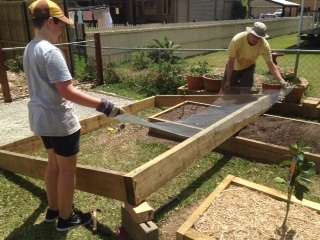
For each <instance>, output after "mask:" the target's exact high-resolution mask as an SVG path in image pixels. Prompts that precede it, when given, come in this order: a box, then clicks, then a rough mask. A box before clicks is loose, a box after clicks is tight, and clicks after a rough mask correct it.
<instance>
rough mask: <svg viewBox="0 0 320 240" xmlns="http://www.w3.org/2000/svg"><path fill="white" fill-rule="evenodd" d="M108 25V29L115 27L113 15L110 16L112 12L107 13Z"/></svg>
mask: <svg viewBox="0 0 320 240" xmlns="http://www.w3.org/2000/svg"><path fill="white" fill-rule="evenodd" d="M106 18H107V19H106V25H107V27H108V28H112V26H113V24H112V23H113V22H112V18H111V14H110V12H107V13H106Z"/></svg>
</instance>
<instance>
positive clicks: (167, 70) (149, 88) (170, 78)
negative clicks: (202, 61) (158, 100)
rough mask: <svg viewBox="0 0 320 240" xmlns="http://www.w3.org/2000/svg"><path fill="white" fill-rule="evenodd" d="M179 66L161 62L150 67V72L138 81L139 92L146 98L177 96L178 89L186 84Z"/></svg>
mask: <svg viewBox="0 0 320 240" xmlns="http://www.w3.org/2000/svg"><path fill="white" fill-rule="evenodd" d="M182 73H183V68H182V67H181V66H180V65H174V64H170V63H169V62H166V61H161V62H159V64H153V65H151V66H150V71H148V73H147V74H146V76H145V77H144V78H143V79H140V80H138V85H139V92H140V93H142V94H146V95H147V96H153V95H159V94H160V95H171V94H177V89H178V87H180V86H182V85H184V84H186V80H185V78H184V76H183V74H182Z"/></svg>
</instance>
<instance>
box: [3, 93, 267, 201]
mask: <svg viewBox="0 0 320 240" xmlns="http://www.w3.org/2000/svg"><path fill="white" fill-rule="evenodd" d="M219 97H221V96H219V95H217V96H212V95H209V96H208V95H202V96H199V95H194V96H192V95H185V96H179V95H178V96H154V97H150V98H147V99H144V100H142V101H139V102H136V103H133V104H130V105H127V106H125V107H124V109H125V110H126V111H127V112H128V113H132V114H134V113H137V112H139V111H142V110H145V109H148V108H152V107H164V106H167V107H172V106H175V105H177V104H179V103H182V102H185V101H194V102H199V103H205V104H212V103H213V102H214V101H215V100H216V99H217V98H219ZM223 97H224V98H229V97H230V98H233V97H234V96H231V95H230V96H223ZM253 109H254V110H253ZM268 109H269V97H268V96H262V97H260V98H259V100H257V101H254V102H252V103H249V104H247V105H246V106H244V107H243V108H241V109H239V110H238V111H236V112H234V113H233V114H230V115H229V116H227V117H226V118H224V119H222V120H221V121H219V122H217V123H215V124H213V125H211V126H209V127H208V128H206V129H204V130H202V131H201V132H199V133H198V134H196V135H194V136H192V137H191V138H189V139H187V140H185V141H183V142H181V143H180V144H178V145H176V146H174V147H173V148H171V149H170V150H168V151H167V152H165V153H163V154H161V155H159V156H157V157H156V158H154V159H152V160H150V161H149V162H147V163H145V164H144V165H142V166H140V167H138V168H136V169H134V170H132V171H131V172H129V173H125V172H120V171H113V170H108V169H103V168H96V167H90V166H83V165H78V166H77V185H76V188H77V189H78V190H81V191H85V192H89V193H93V194H96V195H100V196H104V197H108V198H112V199H116V200H119V201H123V202H127V203H129V204H132V205H138V204H140V203H142V202H143V201H144V200H145V199H146V198H147V197H148V196H150V195H151V194H152V193H154V192H155V191H156V190H157V189H159V188H160V187H162V186H163V185H164V184H166V183H167V182H169V181H170V180H171V179H173V178H174V177H176V176H177V175H178V174H179V173H182V172H183V171H185V170H186V169H187V168H188V167H189V166H190V165H191V164H192V163H193V162H194V161H196V160H198V159H200V158H201V157H203V156H204V155H206V154H207V153H209V152H210V151H212V150H213V149H214V148H216V147H217V146H219V145H220V144H221V143H223V142H224V141H226V140H227V139H228V138H230V137H231V136H233V135H234V134H235V133H236V132H238V131H239V130H240V129H242V128H243V127H245V126H246V125H248V124H249V123H250V122H252V121H253V120H254V119H256V118H257V117H259V116H260V115H262V114H263V113H265V112H266V111H267V110H268ZM248 113H250V116H248ZM113 121H115V120H114V119H108V118H106V117H104V116H103V115H96V116H93V117H91V118H88V119H85V120H83V121H81V125H82V133H83V134H85V133H88V132H91V131H93V130H96V129H98V128H100V127H102V126H104V125H106V124H109V123H111V122H113ZM41 147H42V142H41V140H40V138H39V137H29V138H26V139H23V140H21V141H17V142H15V143H12V144H8V145H5V146H2V147H1V148H0V149H1V150H0V168H2V169H5V170H7V171H10V172H14V173H17V174H21V175H25V176H28V177H32V178H36V179H40V180H43V179H44V172H45V168H46V165H47V160H46V159H43V158H39V157H32V156H30V155H27V154H28V153H30V152H33V151H35V150H36V149H38V148H41ZM101 183H103V184H101Z"/></svg>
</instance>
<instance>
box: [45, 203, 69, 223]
mask: <svg viewBox="0 0 320 240" xmlns="http://www.w3.org/2000/svg"><path fill="white" fill-rule="evenodd" d="M74 209H75V206H74V204H72V211H74ZM58 217H59V210H56V211H53V210H51V209H49V208H48V209H47V213H46V218H45V219H44V221H45V222H48V223H52V222H54V221H56V219H57V218H58Z"/></svg>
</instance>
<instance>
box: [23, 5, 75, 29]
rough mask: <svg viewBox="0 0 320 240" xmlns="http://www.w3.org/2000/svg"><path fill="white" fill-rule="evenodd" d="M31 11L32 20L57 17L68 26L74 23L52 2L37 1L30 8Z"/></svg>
mask: <svg viewBox="0 0 320 240" xmlns="http://www.w3.org/2000/svg"><path fill="white" fill-rule="evenodd" d="M29 9H30V12H31V16H32V18H49V17H55V18H58V19H59V20H61V21H63V22H65V23H67V24H70V25H72V24H73V22H72V21H71V20H70V19H69V18H67V17H66V16H65V15H64V14H63V11H62V10H61V8H60V7H59V6H58V5H57V4H56V3H55V2H52V1H50V0H37V1H35V2H33V3H32V4H31V5H30V6H29Z"/></svg>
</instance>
